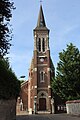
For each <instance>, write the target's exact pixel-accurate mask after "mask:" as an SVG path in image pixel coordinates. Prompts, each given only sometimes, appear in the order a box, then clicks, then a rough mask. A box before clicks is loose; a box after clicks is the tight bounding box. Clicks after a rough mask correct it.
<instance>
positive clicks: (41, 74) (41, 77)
mask: <svg viewBox="0 0 80 120" xmlns="http://www.w3.org/2000/svg"><path fill="white" fill-rule="evenodd" d="M40 82H44V72H43V71H41V72H40Z"/></svg>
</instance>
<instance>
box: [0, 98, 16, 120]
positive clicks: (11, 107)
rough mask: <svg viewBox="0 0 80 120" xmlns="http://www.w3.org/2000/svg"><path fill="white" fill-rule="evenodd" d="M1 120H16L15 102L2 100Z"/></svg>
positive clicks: (0, 107) (0, 102) (0, 106)
mask: <svg viewBox="0 0 80 120" xmlns="http://www.w3.org/2000/svg"><path fill="white" fill-rule="evenodd" d="M0 120H16V101H15V100H0Z"/></svg>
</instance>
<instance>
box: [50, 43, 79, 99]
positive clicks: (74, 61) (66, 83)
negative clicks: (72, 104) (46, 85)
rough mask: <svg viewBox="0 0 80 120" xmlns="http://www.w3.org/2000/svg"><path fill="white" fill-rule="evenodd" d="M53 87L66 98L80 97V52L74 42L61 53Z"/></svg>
mask: <svg viewBox="0 0 80 120" xmlns="http://www.w3.org/2000/svg"><path fill="white" fill-rule="evenodd" d="M59 59H60V60H59V63H58V64H57V73H56V77H55V79H53V82H52V88H53V91H54V92H55V93H57V94H58V95H59V96H60V97H61V98H62V99H64V100H73V99H80V52H79V50H78V48H76V47H75V46H73V44H72V43H70V45H67V48H66V50H63V52H60V53H59Z"/></svg>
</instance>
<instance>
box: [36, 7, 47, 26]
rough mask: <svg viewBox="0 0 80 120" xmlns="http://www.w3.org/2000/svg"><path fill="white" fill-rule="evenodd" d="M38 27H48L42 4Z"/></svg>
mask: <svg viewBox="0 0 80 120" xmlns="http://www.w3.org/2000/svg"><path fill="white" fill-rule="evenodd" d="M37 27H46V24H45V19H44V14H43V9H42V5H40V11H39V16H38V22H37Z"/></svg>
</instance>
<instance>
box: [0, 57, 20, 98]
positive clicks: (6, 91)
mask: <svg viewBox="0 0 80 120" xmlns="http://www.w3.org/2000/svg"><path fill="white" fill-rule="evenodd" d="M19 92H20V82H19V81H18V80H17V77H16V76H15V74H14V72H13V71H12V69H11V68H10V66H9V62H8V60H5V59H0V99H15V98H17V96H18V95H19Z"/></svg>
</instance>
